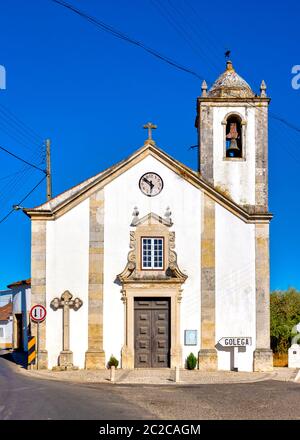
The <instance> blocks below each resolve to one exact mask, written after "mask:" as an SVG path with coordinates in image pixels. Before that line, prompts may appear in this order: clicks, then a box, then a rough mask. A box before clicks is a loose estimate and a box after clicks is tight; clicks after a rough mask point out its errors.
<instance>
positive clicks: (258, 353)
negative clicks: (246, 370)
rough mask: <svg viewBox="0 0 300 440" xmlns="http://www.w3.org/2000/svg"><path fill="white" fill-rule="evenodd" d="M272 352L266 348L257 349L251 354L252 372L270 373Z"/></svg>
mask: <svg viewBox="0 0 300 440" xmlns="http://www.w3.org/2000/svg"><path fill="white" fill-rule="evenodd" d="M272 370H273V351H272V350H270V349H268V348H257V349H256V350H255V351H254V354H253V371H272Z"/></svg>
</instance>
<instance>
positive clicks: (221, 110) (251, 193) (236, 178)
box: [213, 107, 255, 205]
mask: <svg viewBox="0 0 300 440" xmlns="http://www.w3.org/2000/svg"><path fill="white" fill-rule="evenodd" d="M213 112H214V123H213V151H214V182H215V185H216V186H217V185H218V186H220V187H222V188H223V189H227V190H228V191H229V193H230V195H231V197H232V199H233V200H234V201H235V202H237V203H240V204H249V205H254V204H255V109H254V108H247V112H246V109H245V107H214V108H213ZM231 112H234V113H238V114H240V115H241V116H242V117H243V118H244V119H246V121H247V125H246V126H244V130H245V129H246V145H244V146H243V147H244V149H245V153H246V160H245V161H240V160H239V161H228V160H223V158H224V126H223V125H222V121H223V120H224V118H225V116H226V115H227V114H228V113H231Z"/></svg>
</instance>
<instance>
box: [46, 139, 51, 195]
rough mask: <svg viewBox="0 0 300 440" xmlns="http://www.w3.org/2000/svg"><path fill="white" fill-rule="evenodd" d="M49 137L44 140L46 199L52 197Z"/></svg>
mask: <svg viewBox="0 0 300 440" xmlns="http://www.w3.org/2000/svg"><path fill="white" fill-rule="evenodd" d="M50 145H51V142H50V139H47V140H46V158H47V170H46V176H47V200H50V199H52V175H51V155H50Z"/></svg>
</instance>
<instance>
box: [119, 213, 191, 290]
mask: <svg viewBox="0 0 300 440" xmlns="http://www.w3.org/2000/svg"><path fill="white" fill-rule="evenodd" d="M133 215H134V221H133V222H132V224H131V226H134V227H135V228H136V230H135V231H130V243H129V247H130V251H129V253H128V255H127V264H126V266H125V269H124V270H123V272H121V273H120V274H118V275H117V279H118V280H119V281H120V282H121V283H125V282H132V281H134V280H136V281H140V282H141V281H145V282H146V281H147V282H152V283H153V282H157V281H159V282H168V281H169V282H172V283H174V282H175V283H176V282H178V283H180V284H182V283H184V282H185V280H186V279H187V275H186V274H185V273H183V272H182V271H181V270H180V269H179V267H178V263H177V254H176V252H175V232H174V231H170V230H169V228H170V227H171V226H172V225H173V223H172V220H171V211H170V208H167V210H166V213H165V218H162V217H160V216H159V215H157V214H154V213H152V212H151V213H149V214H147V215H145V216H144V217H143V218H141V219H139V218H138V215H139V212H138V210H137V208H134V213H133ZM143 237H160V238H163V240H164V270H143V269H142V265H141V254H142V244H141V241H142V238H143Z"/></svg>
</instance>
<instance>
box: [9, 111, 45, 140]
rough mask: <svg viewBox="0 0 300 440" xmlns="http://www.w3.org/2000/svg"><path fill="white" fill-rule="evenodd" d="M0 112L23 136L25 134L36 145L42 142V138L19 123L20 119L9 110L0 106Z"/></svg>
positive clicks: (21, 122) (22, 123)
mask: <svg viewBox="0 0 300 440" xmlns="http://www.w3.org/2000/svg"><path fill="white" fill-rule="evenodd" d="M0 111H1V112H2V113H3V114H5V116H6V118H7V119H10V120H11V122H12V123H13V124H14V125H15V126H16V127H19V130H20V131H22V132H23V133H24V134H26V133H27V136H30V137H31V138H32V139H35V142H36V143H41V141H42V140H43V138H42V136H40V135H39V134H38V133H36V132H35V131H34V130H33V129H32V128H30V127H28V126H27V125H26V124H25V123H24V122H23V121H21V119H20V118H19V117H18V116H16V115H15V114H14V113H13V112H12V111H11V110H9V109H8V108H7V107H5V106H4V105H3V104H0Z"/></svg>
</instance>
